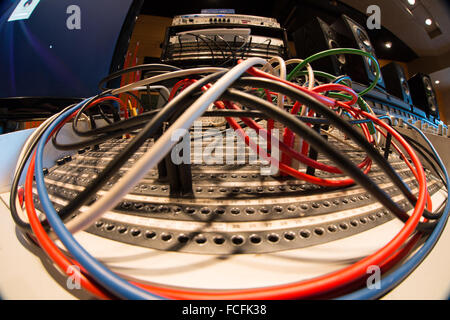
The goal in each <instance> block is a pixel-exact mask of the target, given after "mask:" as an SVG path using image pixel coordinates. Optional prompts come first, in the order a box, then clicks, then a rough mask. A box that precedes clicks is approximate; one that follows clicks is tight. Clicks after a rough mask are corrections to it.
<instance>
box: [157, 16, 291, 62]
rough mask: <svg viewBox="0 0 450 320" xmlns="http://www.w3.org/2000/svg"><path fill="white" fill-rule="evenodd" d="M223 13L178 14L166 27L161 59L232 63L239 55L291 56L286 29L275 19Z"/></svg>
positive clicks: (242, 57) (242, 56)
mask: <svg viewBox="0 0 450 320" xmlns="http://www.w3.org/2000/svg"><path fill="white" fill-rule="evenodd" d="M221 16H224V17H223V18H221V19H220V20H217V21H216V19H217V18H212V17H211V15H195V16H193V17H192V18H187V17H188V16H183V17H185V18H180V17H175V18H174V20H173V23H172V26H170V27H168V28H167V30H166V35H165V40H164V43H163V45H162V54H161V60H162V61H163V62H165V63H169V64H174V65H178V66H182V67H190V66H207V65H209V66H211V65H214V66H230V65H234V64H235V63H236V62H237V60H238V59H247V58H250V57H262V58H266V59H269V58H271V57H273V56H279V57H282V58H286V57H288V56H289V51H288V50H289V49H288V45H287V34H286V30H285V29H284V28H281V27H280V26H279V24H278V23H276V21H274V19H272V18H263V17H254V16H242V15H240V16H238V17H239V18H235V17H236V16H234V15H226V14H225V15H221ZM246 17H247V19H248V20H245V19H244V20H243V18H246ZM180 19H181V20H180ZM210 19H211V21H210ZM255 19H257V20H255ZM184 20H186V21H187V22H186V23H184V22H183V21H184ZM190 20H192V22H189V21H190ZM243 21H244V22H243ZM247 21H249V23H247ZM268 22H270V23H268Z"/></svg>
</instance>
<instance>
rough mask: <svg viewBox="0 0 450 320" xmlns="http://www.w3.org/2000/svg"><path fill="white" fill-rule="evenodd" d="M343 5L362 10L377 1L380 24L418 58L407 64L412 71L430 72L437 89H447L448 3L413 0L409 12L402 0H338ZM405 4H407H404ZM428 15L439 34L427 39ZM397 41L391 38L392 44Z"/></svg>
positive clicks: (449, 72)
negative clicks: (413, 5)
mask: <svg viewBox="0 0 450 320" xmlns="http://www.w3.org/2000/svg"><path fill="white" fill-rule="evenodd" d="M341 1H342V2H344V3H345V4H347V5H349V6H351V7H353V8H355V9H357V10H359V11H360V12H365V11H366V8H367V6H369V5H371V4H374V3H376V4H377V5H378V6H379V7H380V9H381V10H380V11H381V23H382V25H383V26H384V27H385V28H387V29H389V30H390V31H391V32H392V33H393V34H395V35H396V36H397V37H398V38H399V39H401V40H402V41H403V42H404V43H405V44H406V45H408V47H410V48H411V49H412V50H413V51H414V52H415V53H416V54H417V55H418V56H419V59H416V60H415V61H412V62H411V63H410V65H409V67H410V68H409V69H410V72H411V73H415V72H418V71H422V72H424V73H429V74H430V76H431V79H432V80H433V82H435V81H436V80H439V84H436V83H435V84H434V85H435V86H436V88H438V89H441V90H444V89H445V90H448V89H449V88H450V59H449V55H450V5H449V3H448V2H447V1H445V0H416V5H415V7H412V8H411V12H412V15H411V14H410V13H408V12H407V10H406V9H405V5H403V4H405V3H406V2H405V0H376V1H374V0H341ZM406 7H408V6H407V5H406ZM428 15H430V16H431V18H432V20H434V22H435V23H437V24H438V26H439V28H440V29H441V32H442V34H440V35H438V36H436V37H435V38H430V37H429V36H428V34H427V32H426V29H425V19H426V18H427V17H428ZM395 45H396V43H395V42H394V41H393V47H392V49H394V46H395Z"/></svg>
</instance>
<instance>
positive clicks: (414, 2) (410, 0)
mask: <svg viewBox="0 0 450 320" xmlns="http://www.w3.org/2000/svg"><path fill="white" fill-rule="evenodd" d="M408 3H409V4H410V5H412V6H413V5H415V4H416V0H408Z"/></svg>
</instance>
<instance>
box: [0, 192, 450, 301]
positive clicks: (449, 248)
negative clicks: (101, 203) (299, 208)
mask: <svg viewBox="0 0 450 320" xmlns="http://www.w3.org/2000/svg"><path fill="white" fill-rule="evenodd" d="M8 197H9V194H7V193H5V194H2V195H1V196H0V198H1V201H0V296H1V297H2V298H3V299H44V300H45V299H89V298H91V297H90V296H89V295H88V294H86V293H84V292H83V291H75V292H74V291H69V290H67V289H66V287H65V281H66V280H65V278H64V277H62V276H60V275H59V274H58V273H57V272H55V269H54V268H52V267H47V268H46V267H45V263H43V261H48V260H47V259H42V260H41V259H40V258H39V257H42V254H39V252H38V251H36V250H33V249H31V251H30V249H29V246H27V245H26V244H25V242H23V241H20V240H19V238H20V233H18V232H16V228H15V225H14V223H13V221H12V218H11V217H10V213H9V209H8V205H7V204H8ZM374 229H377V228H374ZM374 229H372V232H376V231H375V230H374ZM369 233H370V231H368V232H365V234H369ZM373 235H374V234H372V236H373ZM83 237H84V238H85V239H84V240H85V241H91V242H96V241H97V240H96V239H97V238H98V237H95V236H92V235H88V234H86V233H84V235H83V234H81V235H80V238H81V240H83ZM93 237H94V238H93ZM86 239H87V240H86ZM361 239H362V238H361ZM355 240H356V239H353V241H352V239H350V241H349V240H348V238H347V242H346V246H347V247H349V246H351V245H355V242H359V243H362V241H355ZM99 241H106V242H104V243H101V244H100V246H101V247H103V246H104V245H105V244H109V243H111V244H112V246H113V247H114V246H117V248H119V246H120V245H121V244H118V243H117V242H114V241H109V240H103V239H102V240H99ZM335 242H336V243H337V241H335ZM88 243H89V242H88ZM343 243H345V242H343ZM27 247H28V248H27ZM89 247H90V248H89V249H91V250H93V251H94V252H97V253H99V255H100V256H101V255H102V254H101V251H99V250H98V249H96V248H95V246H94V247H93V248H91V246H90V245H89ZM318 247H319V246H318ZM124 248H126V250H128V251H122V253H120V250H117V251H118V252H119V253H117V255H116V258H109V259H110V260H111V261H114V259H117V257H118V256H119V255H121V254H124V252H127V254H128V253H130V255H129V257H131V256H139V255H142V254H143V253H145V252H149V250H150V249H145V248H139V247H134V246H125V247H124ZM324 248H326V246H323V247H322V251H323V249H324ZM355 248H356V247H354V248H351V247H350V251H351V250H353V249H355ZM319 249H320V248H319ZM366 249H367V248H366ZM308 250H309V251H308ZM311 250H314V248H310V249H307V250H303V252H304V253H305V255H307V256H308V257H310V256H313V255H314V252H315V251H311ZM355 250H356V249H355ZM33 251H34V253H33ZM114 251H115V249H112V251H111V252H114ZM316 251H317V250H316ZM319 251H320V250H319ZM111 252H109V253H108V254H107V255H106V256H107V257H108V256H109V257H110V254H111ZM329 252H330V251H329ZM331 252H332V251H331ZM145 254H148V253H145ZM164 254H165V253H164ZM170 254H172V253H168V254H167V255H166V256H169V257H170ZM125 255H126V254H125ZM150 255H152V254H151V253H150ZM153 255H154V254H153ZM158 255H159V257H160V258H161V253H156V256H158ZM180 255H183V254H178V258H180ZM166 256H163V257H166ZM192 256H194V257H197V258H195V259H197V260H198V259H199V258H198V255H197V256H196V255H187V254H184V255H183V257H184V258H185V259H186V260H189V259H191V258H192ZM241 256H246V255H241ZM247 256H249V255H247ZM156 258H157V259H158V257H156ZM105 259H106V258H105ZM150 259H151V258H150ZM208 259H210V260H211V258H208ZM244 259H247V261H246V262H247V263H248V261H249V260H248V259H252V260H251V261H256V259H259V258H258V257H247V258H246V257H241V258H238V259H237V260H232V259H231V261H230V262H229V263H234V265H240V266H241V267H242V266H243V265H244V263H243V261H244V262H245V260H244ZM159 260H161V259H159ZM285 260H287V259H285ZM155 261H156V260H155ZM178 261H180V260H179V259H178ZM192 261H194V260H192ZM199 261H200V260H199ZM199 261H196V262H195V263H198V262H199ZM207 261H208V260H204V261H200V265H199V267H197V269H200V270H201V269H202V268H206V269H208V268H209V265H208V263H207ZM170 263H173V261H171V262H170ZM195 263H194V264H195ZM202 263H203V264H202ZM220 263H222V262H220ZM296 263H298V262H296ZM194 264H193V265H194ZM264 264H265V263H264ZM322 264H323V262H322ZM145 265H146V266H149V264H148V262H147V263H145ZM449 265H450V227H449V226H448V225H447V227H446V230H445V231H444V233H443V235H442V236H441V238H440V240H439V242H438V244H437V245H436V246H435V248H434V250H433V251H432V252H431V253H430V255H429V256H428V257H427V258H426V260H425V261H424V262H423V263H422V264H421V265H420V266H419V267H418V268H417V269H416V270H415V271H414V272H413V273H412V274H411V275H410V276H409V277H408V278H407V279H406V280H405V281H404V282H403V283H402V284H400V286H398V287H397V288H396V289H395V290H393V291H392V292H390V293H389V294H388V295H386V296H385V297H384V299H447V298H448V297H449V294H450V273H449V272H448V270H449ZM150 266H152V264H150ZM308 266H309V267H311V264H308ZM229 267H230V265H228V268H229ZM245 267H248V265H246V266H245ZM252 267H253V266H252ZM339 267H342V265H341V266H339ZM297 268H298V265H296V267H295V270H298V269H297ZM314 268H316V267H314ZM166 269H167V266H162V267H161V268H159V269H158V268H157V269H153V270H166ZM274 269H275V268H274ZM276 270H277V272H278V273H276V271H274V270H272V271H273V274H274V275H277V274H278V275H280V273H279V270H280V269H278V268H276ZM289 270H290V269H289V266H287V267H286V272H285V273H289ZM141 271H142V269H141ZM197 271H198V270H194V271H192V272H193V273H192V274H189V273H187V275H188V278H192V277H195V275H197V276H199V275H201V273H198V274H196V273H195V272H197ZM252 272H253V271H252ZM162 273H166V275H165V276H162V277H165V278H164V281H166V283H171V282H173V283H177V281H180V279H181V281H183V278H179V277H178V274H177V273H176V272H173V273H170V272H162ZM155 275H157V273H155V271H153V272H150V276H155ZM184 276H185V278H186V274H185V275H184ZM295 276H296V275H295ZM268 278H270V276H269V277H268ZM278 278H279V277H278ZM292 279H295V278H292V277H291V278H289V277H287V278H286V279H284V281H292ZM159 280H161V279H159ZM171 280H173V281H171ZM277 280H279V279H277ZM267 281H269V283H268V284H270V280H267ZM187 284H189V283H187Z"/></svg>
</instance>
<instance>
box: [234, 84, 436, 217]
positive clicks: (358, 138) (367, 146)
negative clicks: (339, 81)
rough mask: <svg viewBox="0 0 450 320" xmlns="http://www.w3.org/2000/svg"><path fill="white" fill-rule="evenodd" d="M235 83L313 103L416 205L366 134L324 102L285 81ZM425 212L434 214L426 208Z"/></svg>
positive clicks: (319, 111) (406, 188)
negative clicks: (362, 133) (265, 89)
mask: <svg viewBox="0 0 450 320" xmlns="http://www.w3.org/2000/svg"><path fill="white" fill-rule="evenodd" d="M235 85H240V86H246V85H254V86H256V87H264V88H267V89H269V90H272V91H275V92H280V93H282V94H284V95H287V96H291V97H292V98H295V99H297V100H299V101H304V103H305V104H307V105H309V104H311V107H312V108H313V109H314V110H315V111H316V112H317V113H319V114H321V115H322V116H323V117H325V118H327V119H328V120H329V121H330V122H331V123H333V125H334V126H335V127H336V128H339V129H340V130H341V131H343V132H344V133H346V134H347V135H348V136H350V137H352V138H353V140H354V141H355V142H357V143H358V144H359V145H360V146H361V147H362V148H363V149H364V151H366V152H367V154H368V155H369V157H370V158H372V160H374V161H375V162H376V163H377V164H378V165H379V166H380V168H381V169H382V170H383V171H384V172H385V173H386V174H387V175H388V176H389V178H390V179H391V180H392V181H393V182H394V184H395V185H396V186H397V187H398V188H399V189H400V191H401V192H402V193H403V194H404V195H405V197H406V198H407V199H408V201H409V202H410V203H411V204H412V205H413V206H415V205H416V202H417V198H416V196H415V195H414V194H412V192H411V190H410V189H409V187H408V186H407V185H406V184H405V183H404V182H403V180H402V179H401V178H400V176H399V175H398V174H397V172H396V171H395V170H394V168H392V166H391V165H390V164H389V162H388V161H386V159H385V158H384V157H383V156H382V155H381V154H380V153H379V152H378V151H377V150H376V149H375V147H374V146H373V145H372V144H371V143H369V142H368V141H367V140H366V139H365V137H364V136H362V135H361V134H360V133H359V132H358V131H356V130H355V129H354V128H353V127H352V126H351V125H350V124H349V123H348V122H346V121H344V120H343V119H342V118H341V117H340V116H339V115H337V114H336V113H335V112H334V111H332V110H331V109H329V108H328V107H327V106H325V105H324V104H318V103H317V101H316V100H315V99H314V98H312V97H311V96H309V95H307V94H305V93H303V92H301V91H299V90H297V89H295V88H293V87H291V86H289V85H286V84H284V83H280V82H277V81H273V80H269V79H262V78H253V77H247V78H241V79H238V80H237V81H236V82H235ZM424 212H428V213H427V214H430V215H431V216H432V215H433V214H432V213H430V212H429V211H427V210H426V209H425V210H424Z"/></svg>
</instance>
